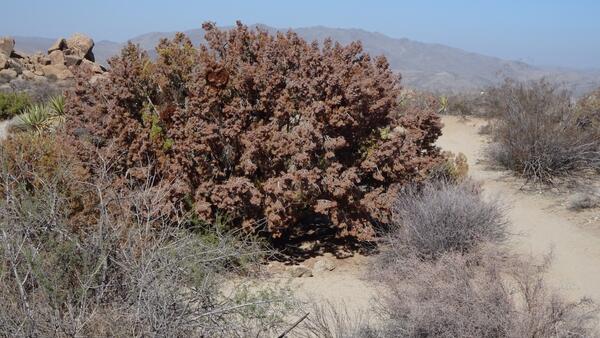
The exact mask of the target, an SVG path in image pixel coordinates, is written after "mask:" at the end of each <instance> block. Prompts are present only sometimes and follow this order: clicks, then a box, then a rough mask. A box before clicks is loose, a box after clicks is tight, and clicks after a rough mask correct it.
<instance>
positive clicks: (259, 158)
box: [66, 23, 441, 240]
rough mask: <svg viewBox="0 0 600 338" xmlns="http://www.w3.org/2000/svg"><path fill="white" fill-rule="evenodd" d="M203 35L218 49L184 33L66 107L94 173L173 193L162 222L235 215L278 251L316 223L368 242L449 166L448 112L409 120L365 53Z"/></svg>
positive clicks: (119, 62) (425, 111) (115, 66)
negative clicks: (444, 138) (439, 142)
mask: <svg viewBox="0 0 600 338" xmlns="http://www.w3.org/2000/svg"><path fill="white" fill-rule="evenodd" d="M203 28H204V29H205V31H206V35H205V37H206V40H207V44H206V45H202V46H197V47H196V46H192V43H191V42H190V40H189V39H188V38H187V37H186V36H185V35H183V34H177V35H176V37H175V38H174V39H172V40H162V41H161V42H160V44H159V45H158V47H157V49H156V50H157V54H158V59H157V60H156V61H153V60H151V59H150V58H149V57H148V55H147V54H146V53H145V52H143V51H141V50H140V49H139V48H138V47H136V46H134V45H132V44H129V45H128V46H127V47H125V48H124V49H123V50H122V52H121V56H120V57H116V58H113V59H112V60H111V61H110V66H111V72H110V73H109V74H108V79H107V80H106V81H99V82H97V83H96V84H93V85H92V84H89V83H88V82H86V81H80V82H79V84H78V86H77V88H76V89H75V90H74V91H72V92H70V93H69V94H68V96H67V102H66V107H67V111H68V114H67V123H66V126H67V128H66V129H67V131H66V133H67V136H68V137H69V138H70V139H71V143H72V144H74V145H76V148H77V150H78V155H79V156H80V158H81V159H82V162H83V163H86V169H87V170H88V172H90V173H93V171H94V169H93V168H94V166H95V165H97V162H98V158H111V159H114V164H113V165H112V166H111V168H110V171H111V175H112V176H113V177H115V180H114V182H112V184H114V185H115V186H117V187H118V186H122V185H124V184H129V185H139V184H143V183H144V182H145V179H144V178H145V177H147V176H148V175H150V176H152V177H154V178H155V179H154V181H153V182H152V185H153V187H155V188H164V189H165V190H167V191H168V197H167V198H165V200H164V202H163V204H162V205H160V206H159V207H160V208H161V209H163V210H168V211H169V212H173V211H176V212H193V213H195V215H196V217H197V218H198V219H199V220H202V221H204V222H207V223H211V221H212V220H214V219H215V217H216V216H217V215H227V216H228V218H229V219H230V220H231V224H232V226H233V227H236V228H243V229H245V230H247V231H250V232H259V233H262V234H264V235H265V236H266V237H269V238H271V239H279V240H283V239H285V238H286V237H288V236H290V235H292V234H295V233H303V232H305V231H308V230H309V229H310V228H309V227H308V226H301V225H300V224H306V223H304V222H303V220H306V219H310V218H312V217H315V216H320V217H325V218H327V219H328V221H329V222H330V223H331V224H332V229H333V230H334V233H335V234H336V235H337V236H338V237H354V238H370V237H372V236H373V234H374V230H373V227H372V224H377V223H383V224H385V223H388V222H389V215H390V205H391V201H392V200H393V196H395V194H396V192H397V191H398V190H399V188H400V187H401V186H403V185H404V184H406V183H408V182H413V181H419V180H422V179H424V178H425V177H426V176H427V172H428V171H429V169H430V168H431V167H432V166H434V165H436V164H437V163H438V162H439V161H440V160H441V158H440V156H439V151H438V149H437V148H436V147H435V146H434V142H435V140H436V138H437V137H438V136H439V134H440V127H441V125H440V122H439V119H438V117H437V115H436V111H435V110H432V109H429V108H428V107H411V108H403V107H399V106H398V102H397V98H398V92H399V83H398V82H399V78H398V76H396V75H394V74H393V73H392V71H391V70H390V68H389V65H388V63H387V61H386V60H385V58H383V57H378V58H371V57H370V56H369V55H368V54H366V53H365V52H364V51H363V49H362V47H361V45H360V43H351V44H350V45H347V46H341V45H339V44H334V43H333V42H331V41H330V40H326V41H325V42H324V43H323V44H322V46H320V45H319V44H318V43H316V42H315V43H308V42H306V41H304V40H303V39H301V38H300V37H299V36H298V35H296V34H295V33H293V32H288V33H285V34H284V33H277V34H276V35H270V34H269V33H267V32H266V31H262V30H260V29H257V30H251V29H249V28H248V27H246V26H244V25H242V24H240V23H238V24H237V26H235V27H234V28H233V29H231V30H228V31H221V30H219V29H217V28H216V27H215V25H214V24H212V23H206V24H204V26H203ZM98 154H101V156H98Z"/></svg>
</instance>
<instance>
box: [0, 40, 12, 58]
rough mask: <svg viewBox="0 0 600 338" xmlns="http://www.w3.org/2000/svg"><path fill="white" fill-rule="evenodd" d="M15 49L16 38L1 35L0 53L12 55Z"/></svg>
mask: <svg viewBox="0 0 600 338" xmlns="http://www.w3.org/2000/svg"><path fill="white" fill-rule="evenodd" d="M14 49H15V39H13V38H12V37H10V36H4V37H0V54H4V55H5V56H8V57H10V55H11V54H12V52H13V50H14Z"/></svg>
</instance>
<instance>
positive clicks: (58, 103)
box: [48, 95, 65, 116]
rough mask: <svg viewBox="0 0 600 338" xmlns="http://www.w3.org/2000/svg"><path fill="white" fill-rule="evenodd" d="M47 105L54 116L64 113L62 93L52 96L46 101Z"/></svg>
mask: <svg viewBox="0 0 600 338" xmlns="http://www.w3.org/2000/svg"><path fill="white" fill-rule="evenodd" d="M48 106H49V108H50V110H51V112H52V114H53V115H55V116H64V115H65V97H64V96H62V95H57V96H53V97H52V98H50V100H49V101H48Z"/></svg>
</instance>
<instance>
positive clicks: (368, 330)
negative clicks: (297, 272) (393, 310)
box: [291, 299, 382, 338]
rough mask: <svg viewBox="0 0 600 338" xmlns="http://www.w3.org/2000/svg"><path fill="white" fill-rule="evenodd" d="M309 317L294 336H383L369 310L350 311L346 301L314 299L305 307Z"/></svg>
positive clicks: (337, 337) (368, 337)
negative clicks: (335, 301) (373, 321)
mask: <svg viewBox="0 0 600 338" xmlns="http://www.w3.org/2000/svg"><path fill="white" fill-rule="evenodd" d="M305 309H306V310H307V314H308V315H307V317H306V319H305V320H303V321H302V322H301V323H300V325H299V326H298V328H297V329H294V330H293V331H291V333H293V334H294V335H293V336H294V337H306V338H317V337H318V338H378V337H382V336H380V335H379V332H378V330H377V328H376V326H375V323H372V322H371V321H372V319H373V318H374V316H372V315H371V314H370V313H368V312H367V311H364V312H359V313H355V312H350V311H348V308H347V307H346V305H345V304H344V303H333V302H330V301H323V300H322V299H319V300H316V299H313V300H311V301H310V303H309V306H308V307H305Z"/></svg>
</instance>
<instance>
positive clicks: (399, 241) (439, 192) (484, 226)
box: [388, 180, 508, 259]
mask: <svg viewBox="0 0 600 338" xmlns="http://www.w3.org/2000/svg"><path fill="white" fill-rule="evenodd" d="M504 208H505V207H504V206H503V205H502V203H501V202H499V201H498V200H497V199H489V200H484V199H483V198H482V197H481V188H480V187H479V186H478V185H477V184H476V183H474V182H473V181H471V180H463V181H461V182H460V183H454V182H452V181H447V180H441V181H430V182H428V183H426V184H422V185H419V186H407V187H405V188H404V189H403V190H402V191H401V192H400V194H399V196H398V198H397V199H396V201H395V203H394V206H393V210H394V220H395V222H394V224H395V226H394V227H393V228H392V229H393V230H392V231H390V233H389V235H388V236H389V239H388V243H389V248H388V254H392V255H403V254H405V253H407V252H412V253H414V254H417V255H418V256H420V257H422V258H423V259H434V258H436V257H438V256H439V255H441V254H443V253H445V252H448V251H452V252H461V253H465V252H468V251H470V250H472V249H473V248H476V247H477V246H478V245H480V244H481V243H485V242H494V243H502V242H503V241H504V240H505V239H506V237H507V233H508V232H507V221H506V218H505V216H504Z"/></svg>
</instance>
